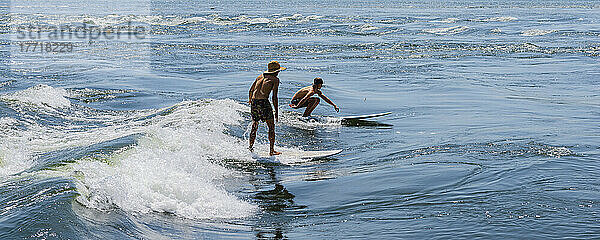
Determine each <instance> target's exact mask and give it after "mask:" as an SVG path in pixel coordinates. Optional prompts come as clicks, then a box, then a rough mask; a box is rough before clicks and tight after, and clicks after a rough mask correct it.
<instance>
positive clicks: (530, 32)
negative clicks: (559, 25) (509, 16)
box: [521, 29, 557, 37]
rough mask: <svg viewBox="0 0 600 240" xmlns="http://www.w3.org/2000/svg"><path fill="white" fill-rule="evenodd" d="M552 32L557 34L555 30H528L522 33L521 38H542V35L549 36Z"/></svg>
mask: <svg viewBox="0 0 600 240" xmlns="http://www.w3.org/2000/svg"><path fill="white" fill-rule="evenodd" d="M553 32H557V30H542V29H529V30H525V31H522V32H521V36H528V37H533V36H543V35H546V34H550V33H553Z"/></svg>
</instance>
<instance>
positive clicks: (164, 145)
mask: <svg viewBox="0 0 600 240" xmlns="http://www.w3.org/2000/svg"><path fill="white" fill-rule="evenodd" d="M175 108H176V109H175V111H174V112H172V113H170V114H168V115H166V116H162V117H157V119H154V120H153V121H152V124H151V125H150V126H148V127H147V128H146V129H144V133H145V136H144V137H142V138H141V139H140V140H139V141H138V143H137V145H136V146H134V147H132V148H131V149H127V150H125V151H123V152H121V153H119V154H115V155H113V156H108V157H107V158H106V159H105V160H104V161H97V160H95V161H80V162H79V163H78V164H76V165H74V166H73V168H74V170H75V171H77V172H80V173H81V177H80V181H79V184H78V189H80V190H81V192H82V195H81V196H80V197H78V198H77V200H78V201H79V202H81V203H82V204H84V205H86V206H88V207H91V208H97V209H103V210H104V209H110V208H112V207H114V206H117V207H119V208H121V209H124V210H126V211H133V212H141V213H148V212H168V213H173V214H177V215H179V216H182V217H187V218H238V217H246V216H248V215H250V214H252V212H253V211H255V210H256V207H255V206H254V205H252V204H250V203H248V202H246V201H243V200H240V199H239V198H237V197H235V196H233V195H232V194H230V193H228V192H227V191H225V190H224V189H222V188H220V187H219V186H218V181H219V180H220V179H223V178H226V177H232V176H236V175H237V173H236V172H235V171H233V170H229V169H226V168H224V167H222V166H221V165H219V164H217V163H216V162H218V161H219V160H224V159H238V160H246V161H253V160H252V158H251V156H250V155H249V154H248V151H247V150H246V148H245V146H246V144H245V142H242V140H241V139H239V138H236V137H233V136H230V135H228V134H226V133H224V131H225V128H226V125H229V124H239V122H240V121H241V120H242V117H241V115H240V113H239V110H240V109H241V108H244V106H242V105H240V104H237V103H235V102H233V101H231V100H222V101H210V102H206V103H199V102H184V103H181V104H178V105H177V106H176V107H175Z"/></svg>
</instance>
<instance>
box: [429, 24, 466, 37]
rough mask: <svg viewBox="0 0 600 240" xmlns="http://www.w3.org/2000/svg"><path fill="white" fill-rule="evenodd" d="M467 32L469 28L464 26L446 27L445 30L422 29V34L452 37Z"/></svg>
mask: <svg viewBox="0 0 600 240" xmlns="http://www.w3.org/2000/svg"><path fill="white" fill-rule="evenodd" d="M467 30H469V27H466V26H455V27H447V28H430V29H424V30H423V32H427V33H432V34H437V35H452V34H457V33H461V32H464V31H467Z"/></svg>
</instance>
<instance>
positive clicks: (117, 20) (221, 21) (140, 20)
mask: <svg viewBox="0 0 600 240" xmlns="http://www.w3.org/2000/svg"><path fill="white" fill-rule="evenodd" d="M321 18H323V16H320V15H308V16H304V15H302V14H292V15H288V16H282V15H272V16H250V15H239V16H224V15H219V14H210V15H205V16H167V15H117V14H110V15H105V16H91V15H70V16H63V15H42V14H35V15H31V14H29V15H28V14H10V18H9V19H10V21H9V25H10V26H13V27H16V26H29V25H32V24H33V25H35V26H36V27H38V26H39V27H46V26H47V25H50V26H55V27H58V26H65V25H76V26H78V25H81V24H88V25H92V26H99V27H109V26H120V25H124V24H128V23H132V24H133V25H151V26H171V27H172V26H185V25H196V24H212V25H218V26H227V25H239V24H248V25H257V24H269V23H306V22H309V21H314V20H319V19H321Z"/></svg>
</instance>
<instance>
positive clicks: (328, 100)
mask: <svg viewBox="0 0 600 240" xmlns="http://www.w3.org/2000/svg"><path fill="white" fill-rule="evenodd" d="M318 94H319V97H321V98H322V99H323V100H325V102H327V103H329V104H330V105H331V106H333V108H335V111H337V112H339V111H340V109H339V108H338V107H337V106H336V105H335V103H333V102H332V101H331V100H330V99H329V98H328V97H327V96H325V94H323V93H321V92H319V93H318Z"/></svg>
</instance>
